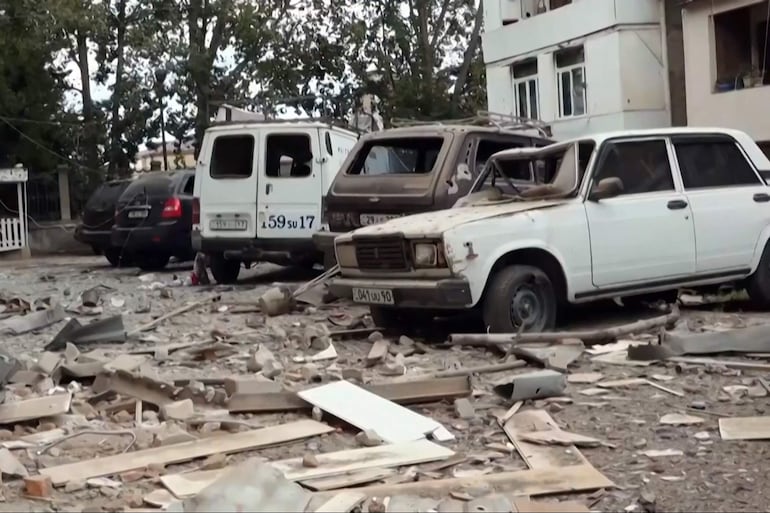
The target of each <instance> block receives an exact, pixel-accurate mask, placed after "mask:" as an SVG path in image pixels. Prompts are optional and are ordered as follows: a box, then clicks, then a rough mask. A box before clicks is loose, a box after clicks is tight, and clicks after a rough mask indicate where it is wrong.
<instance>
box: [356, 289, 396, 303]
mask: <svg viewBox="0 0 770 513" xmlns="http://www.w3.org/2000/svg"><path fill="white" fill-rule="evenodd" d="M353 301H354V302H356V303H370V304H375V305H392V304H394V303H395V302H394V301H393V291H392V290H389V289H358V288H354V289H353Z"/></svg>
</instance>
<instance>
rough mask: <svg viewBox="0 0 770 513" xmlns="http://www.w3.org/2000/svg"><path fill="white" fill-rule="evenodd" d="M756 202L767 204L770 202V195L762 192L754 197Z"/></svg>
mask: <svg viewBox="0 0 770 513" xmlns="http://www.w3.org/2000/svg"><path fill="white" fill-rule="evenodd" d="M754 201H756V202H757V203H767V202H768V201H770V194H767V193H765V192H760V193H757V194H755V195H754Z"/></svg>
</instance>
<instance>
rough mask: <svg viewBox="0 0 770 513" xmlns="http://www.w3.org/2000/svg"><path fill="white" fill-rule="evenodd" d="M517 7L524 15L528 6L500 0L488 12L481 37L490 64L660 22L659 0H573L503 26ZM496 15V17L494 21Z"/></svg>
mask: <svg viewBox="0 0 770 513" xmlns="http://www.w3.org/2000/svg"><path fill="white" fill-rule="evenodd" d="M516 5H518V6H519V9H521V11H522V12H524V11H525V10H526V8H527V6H528V5H529V4H528V3H526V2H523V1H520V2H516V1H511V0H500V9H499V10H498V11H497V12H496V13H495V12H493V11H494V9H490V8H488V9H487V17H488V19H487V27H489V30H488V31H487V32H485V33H484V34H483V36H482V47H483V51H484V62H486V63H487V64H490V63H494V62H497V61H502V60H506V59H511V58H513V57H516V56H520V55H524V54H528V53H533V52H537V51H538V50H542V49H546V48H549V47H555V46H556V45H559V44H562V43H565V42H568V41H571V40H573V39H577V38H580V37H583V36H586V35H588V34H592V33H595V32H600V31H602V30H605V29H609V28H612V27H614V26H617V25H623V24H635V25H639V24H650V23H655V24H658V23H660V11H659V8H658V2H657V0H634V1H633V2H631V1H629V0H572V3H570V4H567V5H562V6H560V7H558V8H555V9H550V10H545V12H541V11H542V9H539V10H538V9H536V10H535V11H534V12H535V14H534V15H530V17H528V18H527V17H526V16H524V17H522V18H520V19H519V21H518V22H516V23H510V24H507V25H503V24H502V21H503V19H508V20H510V19H511V18H510V16H512V14H511V11H510V10H511V9H513V10H514V12H513V14H516V12H515V9H516V7H514V6H516ZM537 5H538V3H537V2H535V6H537ZM548 5H550V4H548ZM559 5H561V4H559ZM503 7H506V9H503ZM495 14H496V16H497V17H496V18H495V19H492V18H493V17H494V16H495ZM524 14H526V12H524Z"/></svg>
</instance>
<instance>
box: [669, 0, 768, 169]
mask: <svg viewBox="0 0 770 513" xmlns="http://www.w3.org/2000/svg"><path fill="white" fill-rule="evenodd" d="M768 22H770V0H689V1H686V2H684V3H683V4H682V33H683V40H684V62H685V85H686V91H687V119H688V122H689V124H691V125H696V126H698V125H700V126H709V125H712V126H723V127H729V128H737V129H739V130H743V131H744V132H746V133H748V134H749V135H750V136H751V137H752V138H754V140H756V141H757V142H759V143H760V146H761V147H762V149H763V150H764V151H765V153H767V154H768V155H770V42H769V41H770V37H769V36H770V27H769V23H768Z"/></svg>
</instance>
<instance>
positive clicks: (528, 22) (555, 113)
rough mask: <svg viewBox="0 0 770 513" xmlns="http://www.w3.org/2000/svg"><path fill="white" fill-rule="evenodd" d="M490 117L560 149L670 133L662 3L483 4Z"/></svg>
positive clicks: (567, 0)
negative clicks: (611, 137)
mask: <svg viewBox="0 0 770 513" xmlns="http://www.w3.org/2000/svg"><path fill="white" fill-rule="evenodd" d="M483 5H484V20H485V28H484V34H483V35H482V48H483V52H484V62H485V64H486V71H487V96H488V103H489V110H490V111H492V112H499V113H511V114H514V115H518V116H522V117H528V118H539V119H540V120H542V121H544V122H546V123H548V124H550V125H551V127H552V131H553V136H554V138H556V139H563V138H567V137H572V136H576V135H580V134H585V133H589V132H597V131H605V130H619V129H628V128H653V127H662V126H669V125H670V124H671V115H670V109H669V93H668V73H667V71H666V70H667V66H666V48H665V42H664V38H663V29H662V27H663V23H662V19H663V3H662V2H661V1H660V0H483Z"/></svg>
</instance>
